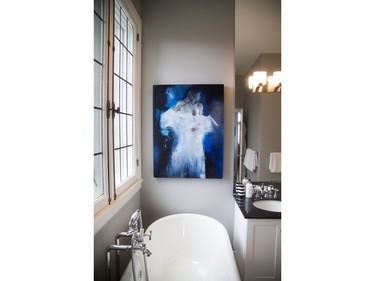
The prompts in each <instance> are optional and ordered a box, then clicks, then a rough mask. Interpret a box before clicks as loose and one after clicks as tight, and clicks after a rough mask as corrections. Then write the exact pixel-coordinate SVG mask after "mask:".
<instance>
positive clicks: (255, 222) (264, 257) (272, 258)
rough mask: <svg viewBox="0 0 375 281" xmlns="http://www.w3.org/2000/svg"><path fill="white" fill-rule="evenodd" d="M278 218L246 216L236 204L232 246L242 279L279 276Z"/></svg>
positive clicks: (255, 280) (263, 279)
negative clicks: (246, 217)
mask: <svg viewBox="0 0 375 281" xmlns="http://www.w3.org/2000/svg"><path fill="white" fill-rule="evenodd" d="M280 236H281V219H269V218H266V219H262V218H256V219H245V218H244V216H243V214H242V212H241V210H240V208H239V207H238V205H237V204H235V217H234V235H233V247H234V253H235V257H236V260H237V266H238V270H239V272H240V275H241V280H242V281H268V280H278V281H280V280H281V237H280Z"/></svg>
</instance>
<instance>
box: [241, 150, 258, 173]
mask: <svg viewBox="0 0 375 281" xmlns="http://www.w3.org/2000/svg"><path fill="white" fill-rule="evenodd" d="M243 164H244V166H245V167H246V168H247V169H248V170H249V171H250V172H254V170H255V169H256V167H257V165H258V154H257V152H256V151H254V150H252V149H251V148H247V149H246V153H245V159H244V160H243Z"/></svg>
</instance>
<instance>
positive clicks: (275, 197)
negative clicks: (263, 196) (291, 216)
mask: <svg viewBox="0 0 375 281" xmlns="http://www.w3.org/2000/svg"><path fill="white" fill-rule="evenodd" d="M274 190H275V194H274V195H273V199H277V198H278V196H277V192H278V191H279V190H278V189H277V188H275V189H274Z"/></svg>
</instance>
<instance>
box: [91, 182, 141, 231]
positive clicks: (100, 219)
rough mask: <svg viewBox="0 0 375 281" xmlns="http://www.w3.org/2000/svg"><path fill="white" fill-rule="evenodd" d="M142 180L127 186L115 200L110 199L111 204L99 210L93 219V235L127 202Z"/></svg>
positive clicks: (139, 187) (135, 192) (138, 188)
mask: <svg viewBox="0 0 375 281" xmlns="http://www.w3.org/2000/svg"><path fill="white" fill-rule="evenodd" d="M142 182H143V180H142V179H141V180H138V181H137V182H136V183H135V184H134V185H132V186H131V187H129V188H128V189H127V190H126V191H125V192H123V193H122V194H120V195H119V196H118V199H117V200H112V202H111V205H108V206H107V207H106V208H104V209H103V210H101V211H100V212H99V213H98V214H97V215H95V219H94V235H96V234H97V233H98V232H99V231H100V230H101V229H102V228H103V227H104V226H105V224H106V223H107V222H109V221H110V220H111V219H112V218H113V217H114V216H115V215H116V214H117V213H118V212H119V211H120V210H121V208H122V207H124V206H125V204H126V203H128V202H129V201H130V200H131V199H132V198H133V196H134V195H135V194H137V192H138V191H140V190H141V188H142Z"/></svg>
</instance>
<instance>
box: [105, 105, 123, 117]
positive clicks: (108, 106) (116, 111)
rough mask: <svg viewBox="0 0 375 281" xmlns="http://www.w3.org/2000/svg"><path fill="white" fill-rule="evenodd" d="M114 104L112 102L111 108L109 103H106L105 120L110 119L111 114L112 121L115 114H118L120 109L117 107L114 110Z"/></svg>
mask: <svg viewBox="0 0 375 281" xmlns="http://www.w3.org/2000/svg"><path fill="white" fill-rule="evenodd" d="M115 107H116V106H115V102H112V107H111V103H110V102H109V101H107V118H108V119H109V118H110V117H111V112H112V119H115V113H120V107H119V106H118V107H117V108H115Z"/></svg>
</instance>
